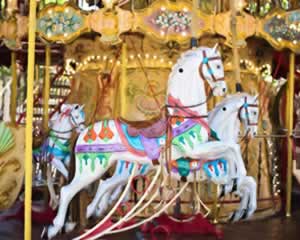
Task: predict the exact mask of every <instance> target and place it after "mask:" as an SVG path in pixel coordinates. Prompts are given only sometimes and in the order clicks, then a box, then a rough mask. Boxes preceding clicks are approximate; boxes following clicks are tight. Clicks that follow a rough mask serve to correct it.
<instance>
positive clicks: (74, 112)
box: [34, 104, 85, 208]
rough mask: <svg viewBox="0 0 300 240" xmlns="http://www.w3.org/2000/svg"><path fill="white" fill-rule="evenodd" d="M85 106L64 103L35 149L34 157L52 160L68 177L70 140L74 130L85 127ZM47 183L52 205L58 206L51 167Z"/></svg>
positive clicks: (55, 166) (78, 130)
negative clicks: (39, 144)
mask: <svg viewBox="0 0 300 240" xmlns="http://www.w3.org/2000/svg"><path fill="white" fill-rule="evenodd" d="M84 121H85V114H84V111H83V106H80V105H78V104H63V105H62V106H61V108H60V112H56V113H55V114H54V115H53V116H52V117H51V119H50V121H49V128H50V131H49V136H48V138H47V139H46V140H45V141H44V143H43V145H42V147H41V148H40V149H39V150H38V151H35V153H34V157H35V158H39V159H42V160H45V161H47V162H50V165H51V166H53V167H54V168H55V169H57V170H58V171H59V172H60V173H61V174H62V175H63V176H64V177H65V178H66V179H67V178H68V175H69V174H68V167H69V164H70V153H71V146H70V140H71V136H72V132H73V130H76V131H77V132H78V133H80V132H82V131H83V130H84V129H85V126H84ZM47 185H48V189H49V193H50V206H52V207H53V208H55V207H56V206H57V202H58V200H57V197H56V194H55V191H54V186H53V182H52V177H51V167H50V168H48V169H47Z"/></svg>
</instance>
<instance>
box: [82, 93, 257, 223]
mask: <svg viewBox="0 0 300 240" xmlns="http://www.w3.org/2000/svg"><path fill="white" fill-rule="evenodd" d="M224 119H226V121H224ZM208 122H209V125H210V127H211V128H212V129H213V130H214V131H215V132H216V133H217V137H218V139H220V140H222V141H224V142H230V143H238V138H239V132H240V131H239V130H240V125H241V124H242V125H243V127H244V129H245V134H244V135H245V136H244V137H246V135H248V134H249V135H250V137H254V136H255V135H256V134H257V124H258V104H257V98H256V97H254V96H250V95H249V94H245V93H243V94H240V93H239V94H236V95H233V96H230V97H227V98H226V99H224V100H223V101H222V102H220V103H219V104H218V105H217V106H216V107H215V108H214V109H213V110H212V111H211V112H209V114H208ZM179 163H180V162H179ZM183 163H184V162H183ZM199 163H200V162H199ZM179 165H180V164H178V162H177V161H176V160H175V161H173V164H172V168H173V170H174V171H176V172H179V171H181V172H183V173H184V175H187V174H190V173H191V172H192V171H197V170H200V169H199V168H197V167H198V166H200V167H201V165H199V164H195V166H196V168H195V169H194V170H192V168H191V166H190V164H186V165H184V166H182V169H180V167H179ZM204 166H205V165H204ZM206 166H208V167H207V168H206V169H205V170H206V171H207V173H206V174H207V175H208V176H213V175H216V174H219V175H222V174H226V172H224V170H225V169H226V162H224V161H221V160H216V161H210V163H208V164H207V165H206ZM211 166H212V167H211ZM202 167H203V165H202ZM132 168H133V163H130V162H125V161H123V160H121V161H118V163H117V165H116V169H115V172H114V174H113V175H112V177H111V178H109V179H106V180H105V181H103V182H100V183H99V186H98V191H100V189H101V188H103V187H104V185H109V187H108V190H107V191H106V193H105V194H104V195H103V197H102V198H101V199H100V202H99V203H98V207H97V210H96V211H95V212H94V213H93V215H94V216H96V217H99V216H101V215H103V214H104V213H105V211H106V210H107V208H108V207H109V206H110V205H111V204H113V203H114V202H115V201H116V199H117V198H118V196H119V195H120V194H121V192H122V190H123V187H124V185H125V184H126V182H127V181H128V178H129V177H130V175H131V171H132ZM150 170H151V169H150V167H149V165H141V166H138V170H137V173H136V175H135V177H137V176H139V175H146V174H147V173H148V172H149V171H150ZM191 170H192V171H191ZM214 177H217V176H214ZM120 180H121V181H122V182H121V181H120ZM245 181H248V182H250V183H252V184H251V185H249V186H250V187H251V191H250V194H252V195H253V196H252V197H253V198H254V199H255V198H256V196H255V194H256V183H255V181H254V179H253V178H252V177H248V176H243V177H240V179H238V181H237V182H236V183H234V184H238V187H237V188H234V187H233V186H234V184H228V185H221V188H220V189H221V191H220V196H224V195H226V194H228V193H232V192H234V191H235V192H236V191H237V190H238V189H240V185H241V184H243V183H244V182H245ZM115 182H116V183H117V184H115ZM120 182H121V183H120ZM96 195H97V194H96ZM128 195H129V193H128V194H127V196H126V199H125V200H124V201H126V200H127V199H128V198H129V196H128ZM93 204H95V203H93V202H92V203H91V205H93ZM240 213H241V212H240ZM87 217H90V216H88V215H87Z"/></svg>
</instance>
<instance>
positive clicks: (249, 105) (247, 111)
mask: <svg viewBox="0 0 300 240" xmlns="http://www.w3.org/2000/svg"><path fill="white" fill-rule="evenodd" d="M249 107H253V108H258V104H249V103H248V102H247V97H246V96H245V98H244V104H243V105H242V106H241V107H240V108H239V111H238V118H239V120H240V121H242V116H241V113H242V110H243V108H244V109H245V114H246V120H247V124H248V126H257V125H258V122H254V123H251V121H250V118H249V110H248V109H249Z"/></svg>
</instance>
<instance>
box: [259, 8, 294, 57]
mask: <svg viewBox="0 0 300 240" xmlns="http://www.w3.org/2000/svg"><path fill="white" fill-rule="evenodd" d="M257 28H258V30H257V35H258V36H260V37H263V38H265V39H266V40H267V41H268V42H269V43H270V44H271V45H272V46H273V47H274V48H276V49H283V48H289V49H291V50H292V51H294V52H297V53H300V10H296V11H291V12H285V11H282V10H277V11H275V12H274V13H273V14H272V15H271V16H268V17H266V18H265V19H263V20H261V21H260V22H258V26H257Z"/></svg>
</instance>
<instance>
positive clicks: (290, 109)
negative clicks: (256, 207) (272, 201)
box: [286, 52, 295, 217]
mask: <svg viewBox="0 0 300 240" xmlns="http://www.w3.org/2000/svg"><path fill="white" fill-rule="evenodd" d="M294 85H295V53H293V52H291V53H290V70H289V80H288V84H287V89H286V96H287V109H286V115H287V120H288V121H287V130H288V162H287V177H286V179H287V180H286V216H287V217H290V216H291V205H292V203H291V200H292V171H293V138H292V131H293V120H294V118H293V114H294V103H293V100H294Z"/></svg>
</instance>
